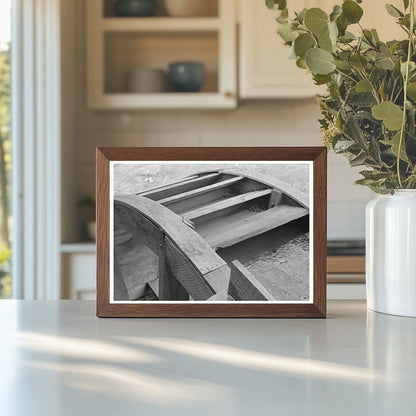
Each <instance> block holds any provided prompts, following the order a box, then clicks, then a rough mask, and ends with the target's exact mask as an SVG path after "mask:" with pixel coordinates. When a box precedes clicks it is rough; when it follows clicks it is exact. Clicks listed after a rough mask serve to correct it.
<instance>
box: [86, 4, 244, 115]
mask: <svg viewBox="0 0 416 416" xmlns="http://www.w3.org/2000/svg"><path fill="white" fill-rule="evenodd" d="M207 1H212V2H218V4H217V6H218V7H217V8H216V9H217V10H218V12H217V16H206V17H204V16H202V17H183V18H182V17H170V16H167V15H166V13H165V14H161V15H158V16H155V17H137V18H135V17H129V18H125V17H116V16H114V14H113V12H112V10H113V8H112V7H111V2H110V7H108V4H109V2H108V1H105V0H88V2H86V7H87V20H86V29H87V102H88V107H89V108H90V109H95V110H99V109H142V108H145V109H159V108H199V109H206V108H211V109H221V108H234V107H235V106H236V105H237V51H236V48H237V45H236V42H237V40H236V36H237V33H236V4H235V1H234V0H232V1H230V0H207ZM175 61H199V62H202V63H203V64H204V66H205V70H206V77H205V82H204V85H203V87H202V90H201V91H200V92H195V93H177V92H173V90H169V88H166V92H160V93H132V92H129V89H128V87H127V84H128V82H127V78H128V74H129V72H130V71H132V70H135V69H140V68H148V69H159V70H164V71H167V69H168V66H169V63H171V62H175Z"/></svg>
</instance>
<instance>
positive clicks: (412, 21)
mask: <svg viewBox="0 0 416 416" xmlns="http://www.w3.org/2000/svg"><path fill="white" fill-rule="evenodd" d="M409 6H410V30H409V45H408V48H407V60H406V73H405V76H404V86H403V94H404V100H403V119H402V128H401V130H400V140H399V149H398V151H397V177H398V179H399V186H400V188H403V183H402V177H401V174H400V156H401V154H402V147H403V142H404V134H405V130H406V121H407V117H406V111H407V83H408V82H409V69H410V62H411V59H412V50H413V37H414V28H415V0H410V4H409Z"/></svg>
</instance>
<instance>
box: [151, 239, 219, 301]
mask: <svg viewBox="0 0 416 416" xmlns="http://www.w3.org/2000/svg"><path fill="white" fill-rule="evenodd" d="M165 252H166V264H167V265H168V266H169V269H170V270H171V272H172V275H171V276H169V279H171V278H172V277H173V278H174V279H175V280H177V281H178V282H179V283H180V284H181V285H182V286H183V288H184V289H185V291H186V292H187V294H188V295H189V296H191V297H192V299H194V300H207V299H208V298H210V297H211V296H212V295H214V294H215V292H214V290H213V289H212V288H211V286H210V285H209V284H208V283H207V281H206V280H205V278H204V277H203V276H202V274H201V273H200V272H198V270H197V269H196V268H195V267H194V266H193V265H192V263H191V262H190V261H189V259H188V258H187V257H186V256H185V255H184V254H183V253H182V252H181V251H180V250H179V249H178V247H177V246H176V245H175V243H174V242H172V241H171V240H170V239H169V238H166V250H165ZM163 279H164V280H163V283H162V280H160V279H159V293H160V299H161V300H162V299H166V297H168V298H169V300H170V299H172V293H170V292H169V290H170V289H167V290H166V291H164V293H165V294H164V296H165V297H164V298H162V285H166V284H167V285H169V284H171V283H170V282H168V281H167V279H166V278H165V277H164V278H163Z"/></svg>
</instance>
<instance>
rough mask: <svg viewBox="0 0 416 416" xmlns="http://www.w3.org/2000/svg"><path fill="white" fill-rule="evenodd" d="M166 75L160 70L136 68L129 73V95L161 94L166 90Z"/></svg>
mask: <svg viewBox="0 0 416 416" xmlns="http://www.w3.org/2000/svg"><path fill="white" fill-rule="evenodd" d="M167 84H168V82H167V75H166V72H165V71H163V70H162V69H153V68H136V69H133V70H132V71H130V72H129V77H128V91H129V92H131V93H142V94H146V93H147V94H151V93H161V92H165V91H166V90H167Z"/></svg>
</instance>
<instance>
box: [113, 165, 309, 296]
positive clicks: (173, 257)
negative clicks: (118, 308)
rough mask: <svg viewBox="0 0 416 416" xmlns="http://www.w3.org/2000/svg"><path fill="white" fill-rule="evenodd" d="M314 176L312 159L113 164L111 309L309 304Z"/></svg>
mask: <svg viewBox="0 0 416 416" xmlns="http://www.w3.org/2000/svg"><path fill="white" fill-rule="evenodd" d="M312 177H313V163H312V162H307V161H300V162H297V161H293V162H287V161H284V162H283V161H270V162H263V161H262V162H260V161H253V162H250V161H238V162H222V161H221V162H212V161H210V162H200V161H197V162H196V161H184V162H181V161H167V162H164V161H157V162H149V161H146V162H144V161H134V162H131V161H112V162H111V164H110V303H140V302H274V303H312V302H313V253H312V244H311V241H313V239H312V234H313V229H312V228H313V226H312V224H313V221H312V217H313V213H312V203H311V202H312V200H313V199H312V197H313V189H312V183H313V182H312Z"/></svg>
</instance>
